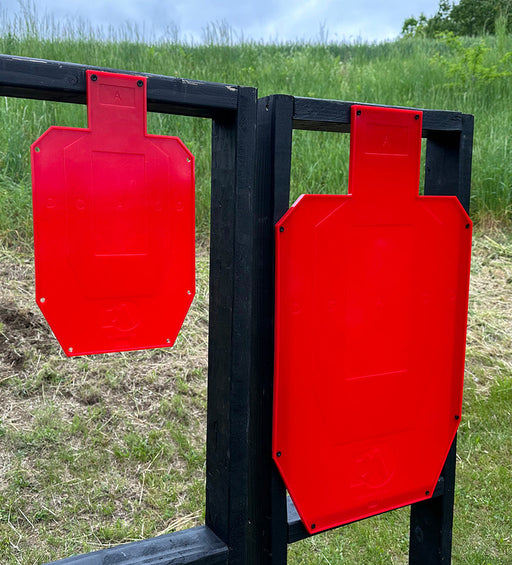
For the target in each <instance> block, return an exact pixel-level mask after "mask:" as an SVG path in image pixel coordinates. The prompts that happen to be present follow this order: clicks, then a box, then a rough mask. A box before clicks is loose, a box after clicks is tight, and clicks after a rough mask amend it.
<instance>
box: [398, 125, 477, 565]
mask: <svg viewBox="0 0 512 565" xmlns="http://www.w3.org/2000/svg"><path fill="white" fill-rule="evenodd" d="M473 122H474V119H473V116H471V115H463V116H462V127H461V130H460V131H454V132H449V133H446V132H443V133H438V132H435V133H430V134H428V136H427V155H426V163H425V194H435V195H455V196H457V197H458V199H459V200H460V202H461V204H462V205H463V206H464V208H465V210H466V212H468V213H469V196H470V191H471V161H472V147H473ZM456 439H457V438H455V440H454V442H453V444H452V447H451V449H450V452H449V454H448V457H447V458H446V462H445V465H444V468H443V471H442V473H441V478H442V479H443V483H444V490H443V494H442V495H441V496H439V497H436V498H434V497H433V498H431V499H430V500H425V501H423V502H418V503H416V504H413V505H412V506H411V520H410V542H409V563H410V564H411V565H441V564H442V565H446V564H448V563H450V562H451V555H452V525H453V503H454V495H455V462H456V444H457V442H456Z"/></svg>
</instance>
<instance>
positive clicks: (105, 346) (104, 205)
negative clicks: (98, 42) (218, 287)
mask: <svg viewBox="0 0 512 565" xmlns="http://www.w3.org/2000/svg"><path fill="white" fill-rule="evenodd" d="M86 78H87V109H88V121H89V127H88V129H80V128H65V127H51V128H50V129H49V130H48V131H46V132H45V133H44V134H43V135H42V136H41V137H40V138H39V139H38V140H37V141H36V142H35V143H34V144H33V145H32V147H31V157H32V184H33V208H34V244H35V268H36V300H37V303H38V305H39V307H40V308H41V310H42V312H43V314H44V316H45V318H46V319H47V321H48V323H49V324H50V326H51V328H52V330H53V332H54V334H55V336H56V337H57V339H58V340H59V343H60V344H61V346H62V347H63V349H64V352H65V353H66V355H70V356H72V355H85V354H90V353H105V352H110V351H125V350H131V349H146V348H152V347H166V346H170V345H172V344H173V343H174V341H175V339H176V337H177V334H178V332H179V329H180V327H181V325H182V323H183V320H184V318H185V316H186V313H187V311H188V309H189V307H190V304H191V302H192V299H193V296H194V292H195V225H194V224H195V221H194V158H193V156H192V154H191V153H190V152H189V150H188V149H187V148H186V147H185V145H184V144H183V143H182V142H181V141H180V140H179V139H178V138H177V137H166V136H158V135H148V134H147V131H146V79H145V78H144V77H136V76H128V75H120V74H113V73H105V72H96V71H87V72H86Z"/></svg>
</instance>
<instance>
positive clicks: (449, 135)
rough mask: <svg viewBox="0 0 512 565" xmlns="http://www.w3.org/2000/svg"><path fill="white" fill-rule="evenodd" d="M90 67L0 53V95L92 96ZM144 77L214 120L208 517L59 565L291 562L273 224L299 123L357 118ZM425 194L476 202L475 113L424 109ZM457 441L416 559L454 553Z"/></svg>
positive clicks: (321, 126)
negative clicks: (279, 445)
mask: <svg viewBox="0 0 512 565" xmlns="http://www.w3.org/2000/svg"><path fill="white" fill-rule="evenodd" d="M86 69H94V70H99V71H114V72H126V71H115V70H113V69H105V68H99V67H89V66H87V67H86V66H84V65H76V64H71V63H61V62H56V61H44V60H34V59H28V58H23V57H13V56H7V55H0V95H2V96H13V97H18V98H35V99H41V100H53V101H60V102H71V103H77V104H85V103H86V80H85V71H86ZM127 74H140V75H144V76H146V77H147V79H148V81H147V95H148V111H155V112H161V113H172V114H182V115H188V116H197V117H203V118H208V119H211V120H212V175H211V184H212V187H211V236H210V248H211V251H210V313H209V324H210V333H209V353H208V414H207V461H206V517H205V525H204V526H199V527H196V528H191V529H189V530H185V531H181V532H175V533H172V534H168V535H164V536H160V537H157V538H152V539H148V540H143V541H139V542H134V543H130V544H124V545H122V546H117V547H113V548H110V549H104V550H101V551H97V552H93V553H88V554H85V555H81V556H75V557H68V558H66V559H63V560H60V561H58V562H55V565H57V564H60V565H105V564H107V563H116V564H119V565H142V564H144V565H152V564H155V565H156V564H157V563H158V564H160V565H171V564H180V565H184V564H197V565H217V564H228V563H229V564H230V565H246V564H250V565H284V564H286V561H287V545H288V544H289V543H293V542H295V541H298V540H300V539H303V538H305V537H307V536H309V534H308V533H307V532H306V530H305V528H304V527H303V525H302V523H301V522H300V520H299V517H298V515H297V512H296V510H295V508H294V506H293V503H292V502H291V501H290V500H289V499H287V497H286V492H285V489H284V486H283V484H282V481H281V479H280V477H279V475H278V473H277V471H276V469H275V467H274V464H273V462H272V458H271V427H272V379H273V325H274V312H273V309H274V267H273V266H274V235H273V234H274V230H273V228H274V224H275V222H276V221H277V220H278V219H279V218H280V217H281V216H282V214H283V213H284V212H285V211H286V210H287V209H288V206H289V202H288V200H289V185H290V168H291V156H292V151H291V142H292V131H293V129H294V128H295V129H311V130H321V131H333V132H345V133H348V132H349V131H350V106H351V104H352V103H349V102H338V101H332V100H317V99H307V98H297V97H292V96H283V95H275V96H270V97H268V98H264V99H260V100H259V101H258V100H257V91H256V89H254V88H250V87H241V86H232V85H226V84H217V83H208V82H200V81H189V80H185V79H179V78H174V77H166V76H160V75H151V74H147V73H133V72H127ZM423 127H424V130H423V135H424V136H425V137H427V140H428V142H427V156H426V172H425V193H426V194H456V195H457V196H458V197H459V199H460V200H461V202H462V204H463V205H464V207H465V208H466V210H468V208H469V188H470V175H471V150H472V135H473V117H472V116H469V115H465V114H460V113H457V112H440V111H433V110H424V114H423ZM454 481H455V445H454V446H453V448H452V450H451V452H450V455H449V457H448V459H447V462H446V465H445V468H444V470H443V474H442V476H441V479H440V480H439V483H438V485H437V488H436V491H435V493H434V497H433V498H432V499H431V500H428V501H426V502H421V503H418V504H415V505H413V507H412V512H411V543H410V562H411V563H415V564H416V563H417V564H426V563H429V564H430V563H433V564H437V563H448V562H449V560H450V553H451V524H452V515H453V512H452V509H453V492H454Z"/></svg>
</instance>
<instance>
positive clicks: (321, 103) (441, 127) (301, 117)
mask: <svg viewBox="0 0 512 565" xmlns="http://www.w3.org/2000/svg"><path fill="white" fill-rule="evenodd" d="M294 102H295V104H294V112H293V127H294V129H303V130H315V131H334V132H342V133H348V132H350V108H351V106H352V105H353V104H355V102H342V101H339V100H323V99H320V98H301V97H297V96H296V97H295V99H294ZM366 105H367V106H374V105H375V104H366ZM390 107H391V108H403V107H402V106H390ZM406 109H408V110H419V108H406ZM421 111H422V112H423V137H429V135H430V134H431V133H433V132H442V131H444V132H449V131H458V132H460V131H462V129H463V127H462V125H463V115H464V114H462V113H461V112H450V111H446V110H421Z"/></svg>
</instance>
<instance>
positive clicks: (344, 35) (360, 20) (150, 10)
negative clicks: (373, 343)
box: [0, 0, 439, 41]
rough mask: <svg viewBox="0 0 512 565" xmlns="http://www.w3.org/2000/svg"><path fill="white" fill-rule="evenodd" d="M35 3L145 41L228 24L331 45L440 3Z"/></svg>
mask: <svg viewBox="0 0 512 565" xmlns="http://www.w3.org/2000/svg"><path fill="white" fill-rule="evenodd" d="M22 4H24V5H26V4H27V1H26V0H23V1H22ZM29 4H30V0H29ZM35 5H36V6H37V13H38V15H39V17H40V18H42V17H43V16H44V15H45V14H46V15H52V16H53V17H54V18H55V19H57V20H66V19H69V18H71V19H76V18H82V19H85V20H87V21H88V22H90V23H91V24H92V25H94V26H100V25H102V26H103V27H104V28H105V29H106V28H108V26H109V25H112V26H116V27H117V26H119V24H125V23H130V24H132V25H133V24H134V23H136V24H137V26H138V28H139V30H141V31H142V30H144V34H145V36H146V38H148V39H151V38H155V39H157V38H159V37H162V36H163V35H165V34H166V30H170V29H171V30H172V29H178V30H179V33H180V36H181V38H184V39H194V41H201V40H202V39H203V38H204V31H205V29H206V27H207V25H208V24H211V23H218V22H226V23H227V24H228V25H229V26H230V27H231V28H232V29H233V30H234V31H235V32H236V33H237V34H238V35H240V34H243V37H244V38H245V39H254V40H260V39H263V40H265V41H275V40H277V41H289V40H290V41H292V40H295V39H306V40H308V39H310V40H317V39H319V38H320V37H321V32H320V30H321V29H324V32H326V33H327V39H328V40H331V41H342V40H348V41H354V40H356V39H359V38H360V39H363V40H367V41H380V40H384V39H393V38H395V37H396V36H398V34H399V33H400V30H401V27H402V23H403V21H404V19H405V18H407V17H409V16H412V15H414V16H418V15H419V14H420V13H421V12H424V13H425V14H426V15H428V16H429V15H432V14H434V13H435V12H436V10H437V7H438V5H439V1H438V0H406V1H403V0H258V1H255V0H245V1H244V0H37V2H36V3H35ZM0 6H2V9H3V10H4V12H6V13H7V15H8V16H11V17H12V15H14V14H16V13H19V12H20V3H19V2H18V0H5V1H4V0H0ZM323 37H324V38H325V33H324V35H323Z"/></svg>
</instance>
